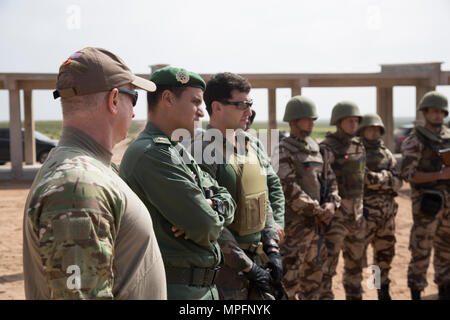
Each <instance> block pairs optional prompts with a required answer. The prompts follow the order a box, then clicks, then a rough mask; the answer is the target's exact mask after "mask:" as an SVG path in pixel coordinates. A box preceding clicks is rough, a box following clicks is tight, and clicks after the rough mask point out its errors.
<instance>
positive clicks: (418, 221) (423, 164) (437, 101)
mask: <svg viewBox="0 0 450 320" xmlns="http://www.w3.org/2000/svg"><path fill="white" fill-rule="evenodd" d="M419 110H421V111H422V112H423V115H424V117H425V126H416V127H415V128H414V130H413V131H412V132H411V134H410V135H409V136H408V137H407V138H406V139H405V141H404V142H403V144H402V154H403V160H402V165H401V175H402V178H403V179H404V180H405V181H407V182H409V183H410V184H411V200H412V213H413V226H412V229H411V236H410V242H409V250H410V251H411V261H410V263H409V266H408V287H409V288H410V289H411V297H412V299H414V300H419V299H420V298H421V297H420V294H421V291H422V290H423V289H424V288H425V287H426V286H427V285H428V283H427V279H426V272H427V269H428V265H429V262H430V255H431V249H432V248H434V270H435V278H434V281H435V283H436V284H437V285H438V287H439V299H447V300H448V299H449V298H450V167H447V166H444V165H443V163H442V160H441V158H440V157H439V150H441V149H446V148H449V147H450V129H449V128H447V127H446V126H445V125H443V120H444V118H445V117H446V116H447V115H448V101H447V98H446V97H445V96H444V95H443V94H441V93H439V92H435V91H432V92H428V93H427V94H425V95H424V97H423V98H422V100H421V101H420V104H419Z"/></svg>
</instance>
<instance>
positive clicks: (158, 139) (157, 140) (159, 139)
mask: <svg viewBox="0 0 450 320" xmlns="http://www.w3.org/2000/svg"><path fill="white" fill-rule="evenodd" d="M153 142H154V143H158V144H167V145H171V143H170V141H169V139H168V138H166V137H155V138H153Z"/></svg>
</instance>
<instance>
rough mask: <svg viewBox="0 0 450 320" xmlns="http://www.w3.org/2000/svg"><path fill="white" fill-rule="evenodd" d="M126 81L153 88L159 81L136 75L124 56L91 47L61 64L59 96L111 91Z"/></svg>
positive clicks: (149, 88)
mask: <svg viewBox="0 0 450 320" xmlns="http://www.w3.org/2000/svg"><path fill="white" fill-rule="evenodd" d="M126 84H132V85H134V86H135V87H137V88H139V89H142V90H145V91H150V92H153V91H155V90H156V85H155V84H154V83H153V82H151V81H149V80H146V79H144V78H141V77H138V76H136V75H134V74H133V73H132V72H131V70H130V68H128V67H127V66H126V65H125V62H123V60H122V59H120V58H119V57H118V56H116V55H115V54H114V53H112V52H109V51H108V50H105V49H101V48H93V47H87V48H84V49H82V50H79V51H77V52H75V53H73V54H72V55H71V56H70V57H69V58H68V59H67V60H66V61H64V62H63V63H62V65H61V66H60V67H59V73H58V78H57V80H56V90H55V91H54V92H53V97H54V98H55V99H57V98H59V97H63V98H68V97H73V96H82V95H86V94H91V93H96V92H101V91H109V90H111V89H113V88H118V87H121V86H123V85H126Z"/></svg>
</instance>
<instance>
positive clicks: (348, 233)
mask: <svg viewBox="0 0 450 320" xmlns="http://www.w3.org/2000/svg"><path fill="white" fill-rule="evenodd" d="M355 212H357V214H355ZM365 237H366V220H365V219H364V217H363V216H362V199H354V200H351V199H342V202H341V207H340V208H339V209H338V210H337V211H336V214H335V215H334V217H333V220H332V221H331V225H330V228H329V229H328V231H327V232H325V244H326V247H327V252H328V256H327V259H326V261H325V264H324V269H323V273H324V274H323V279H322V286H321V290H320V299H321V300H332V299H334V294H333V290H332V278H333V277H334V276H335V275H336V267H337V264H338V260H339V254H340V252H341V250H342V254H343V257H344V275H343V285H344V289H345V294H346V298H347V299H361V298H362V285H361V281H362V267H363V263H364V261H363V260H364V259H363V255H364V248H365Z"/></svg>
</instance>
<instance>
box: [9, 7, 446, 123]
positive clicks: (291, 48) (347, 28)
mask: <svg viewBox="0 0 450 320" xmlns="http://www.w3.org/2000/svg"><path fill="white" fill-rule="evenodd" d="M449 13H450V1H448V0H432V1H429V0H428V1H426V0H408V1H404V0H397V1H392V0H391V1H375V0H346V1H345V0H340V1H333V0H329V1H325V0H322V1H298V0H297V1H283V0H280V1H277V2H275V1H266V0H259V1H253V0H247V1H243V0H240V1H236V0H230V1H211V0H209V1H205V0H190V1H181V0H180V1H176V0H166V1H137V0H127V1H114V0H109V1H81V0H72V1H64V0H59V1H56V0H55V1H51V0H41V1H31V0H28V1H25V0H16V1H12V0H1V1H0V30H1V31H0V32H1V39H2V41H1V44H0V49H1V50H0V72H49V73H56V72H57V71H58V67H59V65H60V64H61V62H62V61H64V60H65V59H66V58H67V57H68V56H69V55H70V54H71V53H72V52H74V51H76V50H78V49H80V48H83V47H86V46H97V47H104V48H106V49H108V50H110V51H112V52H114V53H116V54H118V55H119V56H121V57H122V58H123V59H124V60H125V62H126V63H127V64H128V65H129V66H130V68H131V69H132V70H133V71H134V72H136V73H148V72H149V70H150V69H149V65H152V64H157V63H168V64H172V65H177V66H182V67H185V68H187V69H190V70H192V71H196V72H199V73H215V72H221V71H231V72H237V73H271V72H273V73H283V72H286V73H292V72H293V73H302V72H304V73H315V72H317V73H332V72H377V71H380V64H384V63H420V62H443V64H442V69H443V70H447V71H448V70H450V41H448V40H449V38H450V19H448V16H449ZM438 89H439V90H441V91H442V92H444V93H445V94H447V95H448V96H450V86H444V87H439V88H438ZM303 94H304V95H306V96H309V97H310V98H312V99H313V100H314V101H315V102H316V104H317V106H318V109H319V110H318V111H319V116H320V118H321V119H326V118H329V115H330V114H331V109H332V107H333V106H334V104H335V103H336V102H338V101H340V100H344V99H348V100H353V101H355V102H357V103H358V104H359V106H360V109H361V111H362V112H363V113H366V112H375V110H376V89H375V88H304V89H303ZM252 95H253V98H254V100H255V106H256V111H257V120H266V119H267V93H266V91H265V90H263V89H258V90H254V91H253V92H252ZM289 97H290V90H289V89H280V90H278V92H277V115H278V119H280V118H281V117H282V114H283V110H284V106H285V104H286V102H287V100H288V99H289ZM33 99H34V106H35V118H36V119H37V120H47V119H48V120H50V119H61V110H60V106H59V101H53V99H52V97H51V92H50V91H34V92H33ZM145 108H146V105H145V94H144V93H143V92H142V93H141V95H140V101H139V102H138V105H137V106H136V118H137V119H145V117H146V110H145ZM414 115H415V88H414V87H396V88H394V116H402V117H408V116H414ZM8 119H9V109H8V94H7V91H5V90H2V91H0V121H7V120H8Z"/></svg>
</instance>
